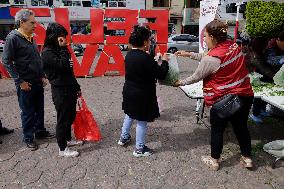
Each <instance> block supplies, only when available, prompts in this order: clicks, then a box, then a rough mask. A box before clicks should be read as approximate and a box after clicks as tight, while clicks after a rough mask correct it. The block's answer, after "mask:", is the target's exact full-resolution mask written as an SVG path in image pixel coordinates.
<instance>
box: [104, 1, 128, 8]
mask: <svg viewBox="0 0 284 189" xmlns="http://www.w3.org/2000/svg"><path fill="white" fill-rule="evenodd" d="M108 7H126V1H125V0H111V1H108Z"/></svg>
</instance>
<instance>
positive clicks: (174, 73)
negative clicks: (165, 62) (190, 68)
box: [159, 54, 179, 86]
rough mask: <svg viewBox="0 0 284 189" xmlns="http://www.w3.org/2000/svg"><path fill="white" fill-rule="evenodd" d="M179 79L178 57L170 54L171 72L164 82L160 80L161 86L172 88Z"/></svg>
mask: <svg viewBox="0 0 284 189" xmlns="http://www.w3.org/2000/svg"><path fill="white" fill-rule="evenodd" d="M178 79H179V67H178V62H177V57H176V55H174V54H169V71H168V74H167V76H166V78H165V79H164V80H159V83H160V84H161V85H168V86H172V85H173V84H174V83H175V82H176V81H177V80H178Z"/></svg>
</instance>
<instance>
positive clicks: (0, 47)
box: [0, 40, 5, 52]
mask: <svg viewBox="0 0 284 189" xmlns="http://www.w3.org/2000/svg"><path fill="white" fill-rule="evenodd" d="M4 45H5V41H3V40H0V52H3V50H4Z"/></svg>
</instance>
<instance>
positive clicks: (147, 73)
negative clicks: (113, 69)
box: [122, 49, 169, 122]
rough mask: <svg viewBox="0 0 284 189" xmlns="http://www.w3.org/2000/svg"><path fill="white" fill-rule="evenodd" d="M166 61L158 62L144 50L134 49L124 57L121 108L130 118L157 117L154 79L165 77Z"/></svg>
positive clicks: (151, 118)
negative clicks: (160, 63) (159, 63)
mask: <svg viewBox="0 0 284 189" xmlns="http://www.w3.org/2000/svg"><path fill="white" fill-rule="evenodd" d="M168 70H169V65H168V62H166V61H163V63H162V65H161V66H159V65H158V63H157V62H156V61H155V60H154V59H153V58H152V57H151V56H150V55H149V54H147V53H146V52H144V51H141V50H138V49H135V50H131V51H129V52H128V53H127V55H126V57H125V72H126V73H125V83H124V86H123V92H122V94H123V102H122V109H123V110H124V113H125V114H127V115H128V116H129V117H131V118H132V119H136V120H139V121H148V122H150V121H153V120H154V119H155V118H157V117H159V116H160V114H159V108H158V103H157V96H156V82H157V80H156V79H161V80H163V79H165V77H166V75H167V73H168Z"/></svg>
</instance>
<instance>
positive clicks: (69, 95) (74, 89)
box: [42, 23, 82, 157]
mask: <svg viewBox="0 0 284 189" xmlns="http://www.w3.org/2000/svg"><path fill="white" fill-rule="evenodd" d="M67 35H68V32H67V30H66V29H65V28H64V27H63V26H62V25H60V24H57V23H51V24H49V25H48V27H47V30H46V38H45V42H44V48H43V51H42V62H43V66H44V71H45V74H46V75H47V78H48V80H49V82H50V84H51V93H52V100H53V103H54V105H55V109H56V112H57V125H56V138H57V143H58V146H59V156H63V157H76V156H78V155H79V152H77V151H73V150H70V149H69V148H68V147H69V146H74V145H79V144H82V141H72V140H71V125H72V123H73V121H74V119H75V116H76V102H77V98H78V96H80V95H81V89H80V85H79V84H78V82H77V80H76V78H75V76H74V73H73V65H72V64H71V63H70V58H71V56H70V53H69V51H68V49H67V40H66V36H67Z"/></svg>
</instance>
